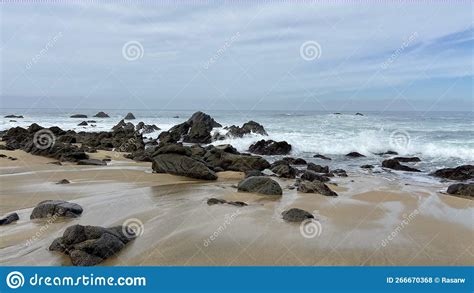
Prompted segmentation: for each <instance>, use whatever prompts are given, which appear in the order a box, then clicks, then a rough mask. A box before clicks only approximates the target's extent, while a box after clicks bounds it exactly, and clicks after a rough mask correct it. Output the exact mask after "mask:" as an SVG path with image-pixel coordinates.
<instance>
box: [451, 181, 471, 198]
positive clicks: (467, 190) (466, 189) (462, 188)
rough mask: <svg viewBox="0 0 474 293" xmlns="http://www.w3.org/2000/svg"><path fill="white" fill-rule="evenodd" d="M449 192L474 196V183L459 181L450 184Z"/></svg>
mask: <svg viewBox="0 0 474 293" xmlns="http://www.w3.org/2000/svg"><path fill="white" fill-rule="evenodd" d="M447 193H449V194H452V195H457V196H465V197H474V183H468V184H464V183H457V184H453V185H450V186H449V187H448V190H447Z"/></svg>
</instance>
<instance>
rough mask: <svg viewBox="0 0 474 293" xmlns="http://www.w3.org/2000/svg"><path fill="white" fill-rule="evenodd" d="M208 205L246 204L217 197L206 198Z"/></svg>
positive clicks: (238, 205)
mask: <svg viewBox="0 0 474 293" xmlns="http://www.w3.org/2000/svg"><path fill="white" fill-rule="evenodd" d="M207 204H208V205H210V206H211V205H215V204H230V205H233V206H236V207H243V206H246V205H247V204H246V203H245V202H242V201H227V200H225V199H218V198H210V199H208V200H207Z"/></svg>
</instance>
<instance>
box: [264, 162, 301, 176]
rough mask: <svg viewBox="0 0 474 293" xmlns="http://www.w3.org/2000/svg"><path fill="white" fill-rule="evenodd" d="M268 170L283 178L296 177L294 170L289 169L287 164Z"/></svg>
mask: <svg viewBox="0 0 474 293" xmlns="http://www.w3.org/2000/svg"><path fill="white" fill-rule="evenodd" d="M270 170H272V172H273V173H275V174H277V175H278V176H280V177H284V178H295V177H296V169H295V168H293V167H291V166H290V165H288V164H279V165H276V166H274V167H272V168H271V169H270Z"/></svg>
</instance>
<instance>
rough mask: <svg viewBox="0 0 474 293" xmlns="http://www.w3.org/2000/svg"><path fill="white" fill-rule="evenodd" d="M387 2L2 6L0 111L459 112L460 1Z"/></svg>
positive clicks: (467, 65) (468, 97) (468, 98)
mask: <svg viewBox="0 0 474 293" xmlns="http://www.w3.org/2000/svg"><path fill="white" fill-rule="evenodd" d="M138 2H139V1H138ZM393 2H395V1H393ZM393 2H392V3H389V2H388V1H387V2H386V3H382V1H373V2H370V1H367V2H364V3H358V4H357V3H350V2H349V1H329V0H327V1H317V2H313V3H311V2H309V1H308V2H300V3H296V4H295V3H285V2H277V1H274V2H271V1H267V2H266V3H258V1H232V2H222V1H221V2H217V1H216V2H211V1H189V2H182V3H181V4H177V3H172V1H168V2H161V3H160V2H153V1H142V2H139V3H134V4H133V3H127V2H123V1H116V2H114V1H105V2H103V3H92V2H90V1H79V0H75V1H72V2H64V3H49V4H46V3H42V4H33V3H21V4H20V3H2V4H0V7H1V17H0V19H1V22H0V23H1V31H2V32H1V42H0V50H1V73H0V74H1V75H0V82H1V83H0V84H1V91H0V97H1V107H2V108H59V109H83V108H93V109H159V110H166V109H183V110H209V109H212V110H217V109H226V110H233V109H238V110H291V111H298V110H320V111H362V110H366V111H391V110H393V111H400V110H402V111H429V110H431V111H442V110H449V111H459V110H463V111H472V110H473V105H474V102H473V48H474V41H473V26H472V25H473V4H472V2H471V1H463V0H460V1H454V2H451V3H450V2H448V1H440V2H441V3H439V2H438V3H437V2H436V1H427V0H425V1H423V0H421V1H419V2H417V3H413V1H396V2H395V3H393Z"/></svg>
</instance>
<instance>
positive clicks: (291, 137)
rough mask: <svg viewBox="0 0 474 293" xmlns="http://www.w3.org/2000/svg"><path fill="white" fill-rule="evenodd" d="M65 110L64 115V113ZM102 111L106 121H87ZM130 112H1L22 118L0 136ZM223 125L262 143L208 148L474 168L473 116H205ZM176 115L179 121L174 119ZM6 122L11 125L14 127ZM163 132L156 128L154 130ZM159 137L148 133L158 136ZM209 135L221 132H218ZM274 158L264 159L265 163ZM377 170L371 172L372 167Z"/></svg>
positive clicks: (150, 117)
mask: <svg viewBox="0 0 474 293" xmlns="http://www.w3.org/2000/svg"><path fill="white" fill-rule="evenodd" d="M68 111H69V112H68ZM98 111H104V112H106V113H108V114H109V115H110V118H103V119H101V118H95V117H92V116H93V115H95V114H96V113H97V112H98ZM127 112H128V111H126V110H110V109H109V110H107V109H100V110H91V109H76V110H73V111H72V110H66V111H59V110H58V109H28V110H27V109H3V110H2V111H1V114H2V117H3V116H5V115H8V114H16V115H23V116H24V118H23V119H14V118H13V119H10V118H2V119H1V121H0V130H5V129H8V128H10V127H14V126H22V127H27V126H29V125H30V124H32V123H38V124H39V125H41V126H43V127H50V126H59V127H60V128H62V129H65V130H68V129H73V130H76V131H109V130H110V129H111V128H112V126H114V125H115V124H117V123H118V122H119V121H120V120H121V119H122V118H123V117H124V116H125V115H126V114H127ZM130 112H132V113H133V114H134V115H135V117H136V120H131V122H132V123H134V124H136V123H138V122H140V121H143V122H145V123H146V124H156V125H157V126H158V127H160V128H161V129H162V130H167V129H169V128H171V127H172V126H174V125H176V124H178V123H181V122H183V121H185V120H187V119H188V118H189V117H190V116H191V115H192V113H193V112H194V111H179V110H175V111H172V110H166V111H160V110H131V111H130ZM205 112H206V113H207V114H209V115H211V116H212V117H213V118H214V119H215V120H216V121H217V122H219V123H220V124H222V125H223V126H230V125H242V124H243V123H244V122H247V121H249V120H254V121H256V122H258V123H260V124H262V125H263V126H264V127H265V129H266V131H267V132H268V135H269V136H268V137H264V136H260V135H250V136H247V137H244V138H235V139H226V140H223V141H217V142H214V143H213V144H223V143H230V144H232V145H233V146H234V147H236V148H237V149H238V150H239V151H242V152H244V151H246V150H247V149H248V147H249V146H250V145H251V144H252V143H253V142H255V141H257V140H260V139H273V140H285V141H287V142H288V143H290V144H291V145H292V147H293V148H292V153H291V154H290V155H291V156H294V157H301V158H304V159H306V160H308V161H313V162H315V163H318V164H322V165H329V166H330V167H331V168H339V167H340V168H344V169H350V170H354V171H357V172H367V171H366V170H362V169H360V166H361V165H363V164H373V165H375V166H380V163H381V161H382V160H383V157H381V156H380V155H377V153H381V152H386V151H388V150H391V151H396V152H398V153H399V155H401V156H418V157H420V158H421V160H422V161H421V162H419V163H416V164H412V163H406V164H409V165H411V166H415V167H416V168H418V169H421V170H422V171H424V172H423V173H422V174H426V173H429V172H431V171H433V170H435V169H439V168H444V167H454V166H458V165H463V164H472V163H473V162H474V130H473V115H472V112H363V113H362V114H363V116H361V115H355V114H356V112H355V111H354V112H341V113H340V114H334V113H333V112H316V111H300V112H291V113H286V112H284V111H205ZM72 114H86V115H88V117H89V118H87V119H77V118H69V116H70V115H72ZM176 116H178V117H179V118H175V117H176ZM11 120H15V121H14V122H12V121H11ZM83 120H95V121H96V123H92V124H93V125H95V126H94V127H93V126H86V127H82V126H77V124H79V123H80V122H82V121H83ZM160 131H161V130H160ZM160 131H158V132H155V133H152V134H147V135H146V136H147V137H152V138H154V137H157V136H158V134H159V133H160ZM214 131H220V132H225V130H224V129H214ZM353 151H356V152H359V153H362V154H363V155H365V156H366V157H365V158H357V159H349V158H347V157H345V156H344V155H345V154H347V153H349V152H353ZM315 154H322V155H325V156H328V157H331V158H332V160H331V161H325V160H321V159H316V158H313V156H314V155H315ZM276 159H278V157H274V158H269V160H270V161H272V160H276ZM374 170H375V171H377V168H376V169H374Z"/></svg>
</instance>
